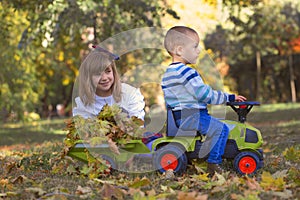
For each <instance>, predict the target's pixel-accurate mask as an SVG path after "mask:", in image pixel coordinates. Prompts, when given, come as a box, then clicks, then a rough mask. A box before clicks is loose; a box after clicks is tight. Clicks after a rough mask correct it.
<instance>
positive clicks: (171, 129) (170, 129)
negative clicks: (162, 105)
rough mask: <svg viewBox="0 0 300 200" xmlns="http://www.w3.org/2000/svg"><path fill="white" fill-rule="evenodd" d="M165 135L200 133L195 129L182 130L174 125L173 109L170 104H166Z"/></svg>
mask: <svg viewBox="0 0 300 200" xmlns="http://www.w3.org/2000/svg"><path fill="white" fill-rule="evenodd" d="M166 135H167V136H168V137H174V136H177V137H179V136H184V137H189V136H190V137H195V136H199V135H201V134H200V132H198V131H197V130H182V129H181V128H180V127H178V126H177V125H176V122H175V118H174V114H173V110H172V108H171V107H170V106H167V130H166Z"/></svg>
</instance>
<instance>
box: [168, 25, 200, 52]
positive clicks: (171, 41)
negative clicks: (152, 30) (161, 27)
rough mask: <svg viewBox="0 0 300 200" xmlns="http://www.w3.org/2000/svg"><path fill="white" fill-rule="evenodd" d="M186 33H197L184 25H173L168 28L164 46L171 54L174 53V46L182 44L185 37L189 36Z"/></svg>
mask: <svg viewBox="0 0 300 200" xmlns="http://www.w3.org/2000/svg"><path fill="white" fill-rule="evenodd" d="M188 34H196V35H198V33H197V32H196V31H195V30H194V29H192V28H189V27H186V26H174V27H172V28H170V29H169V30H168V32H167V34H166V36H165V40H164V46H165V48H166V50H167V51H168V53H169V54H170V55H171V56H173V55H174V52H175V49H176V47H178V46H181V45H184V43H185V41H186V40H187V38H189V36H188Z"/></svg>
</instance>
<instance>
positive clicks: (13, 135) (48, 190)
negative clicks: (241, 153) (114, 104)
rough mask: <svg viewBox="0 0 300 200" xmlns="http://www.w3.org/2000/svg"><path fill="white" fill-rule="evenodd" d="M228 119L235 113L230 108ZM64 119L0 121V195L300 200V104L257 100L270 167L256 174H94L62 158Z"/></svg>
mask: <svg viewBox="0 0 300 200" xmlns="http://www.w3.org/2000/svg"><path fill="white" fill-rule="evenodd" d="M226 112H227V115H226V118H228V119H233V120H236V118H237V117H236V115H235V114H234V113H233V112H232V111H231V109H230V108H227V110H226ZM66 120H67V119H53V120H41V121H37V122H31V123H26V124H25V123H11V124H0V126H1V129H0V138H1V139H0V199H180V200H184V199H249V200H250V199H266V200H268V199H299V197H300V136H299V130H300V104H273V105H261V106H258V107H254V108H253V111H252V112H251V113H250V114H249V115H248V118H247V121H248V123H250V124H252V125H253V126H255V127H257V128H258V129H260V130H261V132H262V134H263V139H264V145H263V149H264V154H265V166H264V168H263V169H262V170H260V171H259V172H258V173H257V174H256V175H255V176H252V177H247V176H245V177H241V176H238V175H237V174H236V173H235V172H234V171H233V170H230V171H228V172H227V173H224V174H222V175H215V176H214V177H212V178H209V177H207V174H206V173H205V164H204V163H194V165H191V166H189V168H188V170H187V173H186V174H184V175H182V176H180V177H172V178H167V177H166V175H165V174H163V175H160V174H158V173H155V172H151V173H144V174H129V173H123V172H115V173H113V174H102V175H101V176H98V177H92V176H89V173H88V172H87V168H86V166H85V165H83V163H81V162H79V161H76V160H73V159H71V158H64V159H61V157H60V155H61V152H62V148H63V139H64V138H65V134H66V132H65V131H64V130H63V129H64V128H65V121H66Z"/></svg>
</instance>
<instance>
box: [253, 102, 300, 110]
mask: <svg viewBox="0 0 300 200" xmlns="http://www.w3.org/2000/svg"><path fill="white" fill-rule="evenodd" d="M290 109H300V103H277V104H261V106H260V107H259V109H256V112H274V111H278V110H290Z"/></svg>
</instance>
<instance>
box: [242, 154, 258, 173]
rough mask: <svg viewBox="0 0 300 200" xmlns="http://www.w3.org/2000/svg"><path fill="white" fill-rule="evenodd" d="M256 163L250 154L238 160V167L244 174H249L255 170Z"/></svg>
mask: <svg viewBox="0 0 300 200" xmlns="http://www.w3.org/2000/svg"><path fill="white" fill-rule="evenodd" d="M256 167H257V163H256V161H255V159H254V158H252V157H250V156H245V157H243V158H242V159H241V160H240V162H239V168H240V170H241V172H242V173H244V174H251V173H253V172H254V171H255V169H256Z"/></svg>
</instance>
